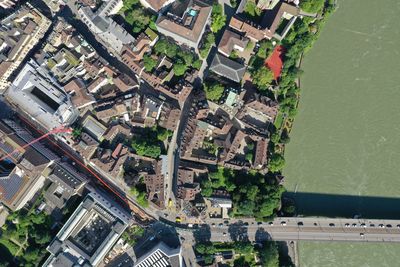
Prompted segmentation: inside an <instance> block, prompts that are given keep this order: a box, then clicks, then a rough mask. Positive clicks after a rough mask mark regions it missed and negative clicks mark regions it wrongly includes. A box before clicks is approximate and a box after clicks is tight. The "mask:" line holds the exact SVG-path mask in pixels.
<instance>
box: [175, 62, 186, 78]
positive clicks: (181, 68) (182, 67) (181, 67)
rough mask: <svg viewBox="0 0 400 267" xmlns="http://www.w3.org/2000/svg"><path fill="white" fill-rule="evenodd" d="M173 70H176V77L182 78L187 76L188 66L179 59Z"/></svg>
mask: <svg viewBox="0 0 400 267" xmlns="http://www.w3.org/2000/svg"><path fill="white" fill-rule="evenodd" d="M173 68H174V74H175V75H176V76H182V75H183V74H185V72H186V70H187V66H186V64H185V63H184V62H183V61H182V60H181V59H178V60H177V61H176V63H175V64H174V67H173Z"/></svg>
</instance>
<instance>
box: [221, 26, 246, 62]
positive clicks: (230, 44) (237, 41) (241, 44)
mask: <svg viewBox="0 0 400 267" xmlns="http://www.w3.org/2000/svg"><path fill="white" fill-rule="evenodd" d="M248 43H249V39H248V38H246V37H243V36H241V35H240V34H237V33H236V32H233V31H231V30H229V29H226V30H225V31H224V34H223V35H222V38H221V41H220V42H219V45H218V52H220V53H221V54H223V55H224V56H226V57H229V56H230V55H231V54H232V52H233V51H234V50H238V51H240V52H243V51H244V49H245V48H246V46H247V44H248Z"/></svg>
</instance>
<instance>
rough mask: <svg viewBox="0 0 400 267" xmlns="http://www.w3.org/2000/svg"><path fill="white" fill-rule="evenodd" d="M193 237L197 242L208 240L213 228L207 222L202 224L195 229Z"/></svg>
mask: <svg viewBox="0 0 400 267" xmlns="http://www.w3.org/2000/svg"><path fill="white" fill-rule="evenodd" d="M193 237H194V240H195V241H196V243H204V242H208V241H210V239H211V229H210V226H209V225H207V224H203V225H201V226H200V227H199V228H197V229H196V230H194V231H193Z"/></svg>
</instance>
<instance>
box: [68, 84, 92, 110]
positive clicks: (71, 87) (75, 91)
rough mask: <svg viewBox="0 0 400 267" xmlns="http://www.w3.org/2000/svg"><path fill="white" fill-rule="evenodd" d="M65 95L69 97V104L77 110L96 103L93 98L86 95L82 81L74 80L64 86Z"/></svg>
mask: <svg viewBox="0 0 400 267" xmlns="http://www.w3.org/2000/svg"><path fill="white" fill-rule="evenodd" d="M64 89H65V91H66V92H67V93H69V94H70V95H71V102H72V104H73V105H74V106H75V107H76V108H77V109H83V108H85V107H87V106H90V105H92V104H94V103H96V100H95V98H94V97H93V96H92V95H91V94H89V93H88V91H87V88H86V85H85V83H84V81H83V80H82V79H79V78H75V79H73V80H71V81H70V82H69V83H68V84H66V85H65V86H64Z"/></svg>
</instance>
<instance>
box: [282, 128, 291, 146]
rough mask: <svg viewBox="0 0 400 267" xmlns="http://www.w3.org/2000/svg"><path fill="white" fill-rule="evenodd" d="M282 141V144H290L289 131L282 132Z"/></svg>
mask: <svg viewBox="0 0 400 267" xmlns="http://www.w3.org/2000/svg"><path fill="white" fill-rule="evenodd" d="M280 141H281V143H282V144H288V143H289V142H290V137H289V133H288V131H287V129H284V130H283V131H282V134H281V140H280Z"/></svg>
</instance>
